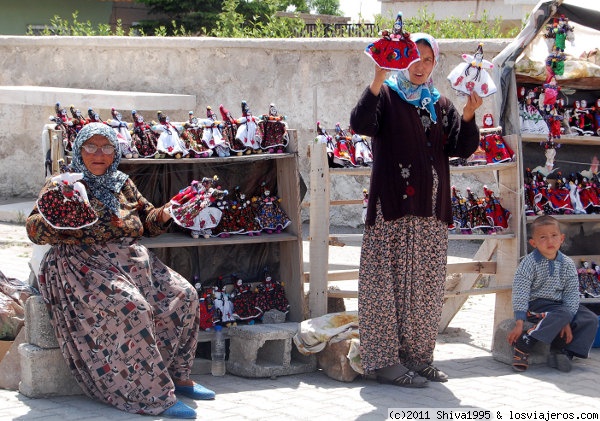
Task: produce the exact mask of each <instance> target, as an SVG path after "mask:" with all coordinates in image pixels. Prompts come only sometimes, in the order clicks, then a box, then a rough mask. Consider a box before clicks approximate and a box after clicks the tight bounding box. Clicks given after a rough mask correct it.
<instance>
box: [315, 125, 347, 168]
mask: <svg viewBox="0 0 600 421" xmlns="http://www.w3.org/2000/svg"><path fill="white" fill-rule="evenodd" d="M315 142H316V143H322V144H324V145H325V149H326V151H327V164H328V166H329V168H340V167H343V166H344V165H343V164H342V163H340V161H339V160H338V159H334V158H335V150H336V145H335V142H334V141H333V137H331V136H330V135H329V134H328V133H327V131H326V130H325V129H324V128H323V127H321V122H320V121H317V137H315Z"/></svg>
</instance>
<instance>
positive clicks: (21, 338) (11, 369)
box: [0, 329, 25, 390]
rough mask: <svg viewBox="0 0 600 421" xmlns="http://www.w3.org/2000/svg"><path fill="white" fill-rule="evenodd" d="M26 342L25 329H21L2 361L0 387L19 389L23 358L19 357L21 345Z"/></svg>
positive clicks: (0, 365) (0, 363) (0, 362)
mask: <svg viewBox="0 0 600 421" xmlns="http://www.w3.org/2000/svg"><path fill="white" fill-rule="evenodd" d="M24 342H25V329H21V330H20V331H19V333H18V334H17V337H16V338H15V340H14V341H12V345H11V346H10V348H8V352H7V353H6V355H4V358H2V360H1V361H0V373H2V375H1V376H0V389H7V390H18V389H19V381H21V359H20V358H19V350H18V349H19V345H21V344H22V343H24Z"/></svg>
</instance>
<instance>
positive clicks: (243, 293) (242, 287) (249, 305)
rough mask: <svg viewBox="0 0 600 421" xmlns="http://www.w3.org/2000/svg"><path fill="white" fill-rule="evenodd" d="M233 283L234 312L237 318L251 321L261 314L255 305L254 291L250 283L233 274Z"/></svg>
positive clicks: (232, 300)
mask: <svg viewBox="0 0 600 421" xmlns="http://www.w3.org/2000/svg"><path fill="white" fill-rule="evenodd" d="M233 278H234V285H233V290H232V292H231V302H232V303H233V310H234V314H235V316H236V318H237V319H239V320H242V321H245V322H252V321H253V320H255V319H258V318H260V317H261V316H262V312H261V311H260V309H259V308H258V307H257V306H256V293H255V292H254V291H253V288H252V285H251V284H249V283H245V282H244V281H243V279H242V278H240V277H239V276H238V275H236V274H234V275H233Z"/></svg>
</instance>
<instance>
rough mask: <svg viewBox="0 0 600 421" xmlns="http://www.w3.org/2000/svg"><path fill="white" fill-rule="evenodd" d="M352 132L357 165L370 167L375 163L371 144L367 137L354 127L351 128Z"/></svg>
mask: <svg viewBox="0 0 600 421" xmlns="http://www.w3.org/2000/svg"><path fill="white" fill-rule="evenodd" d="M350 133H351V134H352V144H353V145H354V161H355V162H356V165H361V166H363V167H370V166H371V165H373V152H371V145H369V142H368V141H367V137H366V136H361V135H359V134H358V133H356V132H355V131H354V130H352V129H350Z"/></svg>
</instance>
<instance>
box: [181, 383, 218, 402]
mask: <svg viewBox="0 0 600 421" xmlns="http://www.w3.org/2000/svg"><path fill="white" fill-rule="evenodd" d="M175 393H179V394H181V395H183V396H186V397H188V398H192V399H199V400H203V401H208V400H211V399H214V398H215V392H213V391H212V390H210V389H207V388H206V387H204V386H202V385H201V384H198V383H194V385H193V386H177V385H175Z"/></svg>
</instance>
